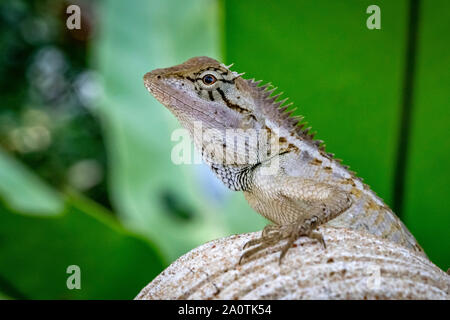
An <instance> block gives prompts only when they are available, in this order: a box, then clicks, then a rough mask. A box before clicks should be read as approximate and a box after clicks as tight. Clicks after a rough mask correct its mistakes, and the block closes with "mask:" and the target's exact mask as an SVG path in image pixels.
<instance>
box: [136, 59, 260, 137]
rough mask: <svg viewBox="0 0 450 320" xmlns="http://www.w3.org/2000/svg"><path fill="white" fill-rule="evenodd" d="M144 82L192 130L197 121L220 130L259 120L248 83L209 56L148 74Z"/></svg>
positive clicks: (243, 126) (245, 126) (249, 125)
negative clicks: (256, 116)
mask: <svg viewBox="0 0 450 320" xmlns="http://www.w3.org/2000/svg"><path fill="white" fill-rule="evenodd" d="M144 83H145V86H146V87H147V89H148V90H149V91H150V92H151V93H152V95H153V96H155V98H156V99H158V100H159V101H160V102H161V103H162V104H163V105H165V106H166V107H167V108H168V109H169V110H170V111H171V112H172V113H173V114H174V115H175V116H176V117H177V118H178V120H179V121H180V122H181V124H182V125H183V126H184V127H186V128H187V129H189V130H190V129H192V126H193V122H194V121H201V122H202V125H203V127H204V128H216V129H219V130H220V129H230V128H243V129H246V128H249V127H253V123H252V122H253V121H254V120H256V118H255V116H254V110H253V106H254V103H253V100H252V99H253V98H252V96H251V94H250V88H249V84H248V82H247V80H244V79H242V78H240V74H237V73H236V72H233V71H230V69H229V67H226V66H225V65H223V64H221V63H220V62H218V61H216V60H214V59H211V58H208V57H195V58H192V59H189V60H188V61H186V62H184V63H182V64H180V65H177V66H174V67H170V68H165V69H156V70H153V71H151V72H148V73H147V74H145V76H144Z"/></svg>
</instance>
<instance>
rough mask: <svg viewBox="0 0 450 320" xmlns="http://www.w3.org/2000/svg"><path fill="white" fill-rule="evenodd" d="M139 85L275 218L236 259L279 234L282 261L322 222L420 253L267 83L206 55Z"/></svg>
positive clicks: (222, 174)
mask: <svg viewBox="0 0 450 320" xmlns="http://www.w3.org/2000/svg"><path fill="white" fill-rule="evenodd" d="M144 83H145V86H146V87H147V89H148V90H149V91H150V93H152V94H153V95H154V96H155V98H156V99H158V100H159V101H160V102H161V103H162V104H163V105H165V106H166V107H167V108H168V109H169V110H170V111H171V112H172V113H173V114H174V115H175V116H176V117H177V118H178V120H179V122H180V123H181V125H182V126H183V127H185V128H186V129H187V130H188V131H189V133H190V134H191V137H192V138H193V140H194V144H195V146H196V148H197V149H198V150H201V152H202V156H203V159H204V161H205V162H206V163H207V164H208V165H209V166H210V167H211V169H212V170H213V171H214V173H215V174H216V175H217V176H218V178H219V179H221V180H222V181H223V182H224V184H225V185H226V186H227V187H229V188H230V189H232V190H235V191H243V192H244V195H245V198H246V199H247V201H248V202H249V204H250V206H251V207H252V208H253V209H254V210H255V211H257V212H258V213H260V214H261V215H263V216H264V217H266V218H267V219H268V220H270V221H272V222H273V223H274V224H273V225H268V226H267V227H266V228H265V229H264V230H263V232H262V235H261V238H260V239H256V240H253V241H251V242H249V243H248V244H247V245H246V246H245V248H249V249H248V250H247V251H246V252H245V253H244V254H243V255H242V257H241V261H242V260H243V259H246V258H248V257H250V256H252V255H254V254H255V253H256V252H259V251H260V250H262V249H264V248H266V247H268V246H270V245H272V244H274V243H276V242H278V241H280V240H282V239H287V242H286V245H285V246H284V248H283V249H282V252H281V255H280V261H281V259H282V258H283V256H284V255H285V254H286V252H287V250H288V249H289V248H290V247H291V246H292V243H293V242H294V241H295V240H296V239H297V238H298V237H299V236H309V237H311V238H313V239H316V240H318V241H320V242H321V243H322V244H323V245H324V246H325V242H324V240H323V238H322V236H321V235H320V233H318V232H316V231H314V230H315V229H316V228H317V227H318V226H319V225H321V224H324V223H328V224H329V225H333V226H335V227H343V228H350V229H356V230H361V231H364V232H369V233H371V234H374V235H377V236H379V237H381V238H385V239H388V240H390V241H393V242H396V243H398V244H401V245H403V246H405V247H407V248H409V249H411V250H415V251H419V252H421V253H423V250H422V248H421V247H420V246H419V244H418V243H417V241H416V240H415V239H414V237H413V236H412V235H411V233H410V232H409V231H408V229H407V228H406V227H405V225H404V224H403V223H402V222H401V221H400V220H399V219H398V217H397V216H396V215H395V214H394V213H393V212H392V211H391V209H389V207H388V206H387V205H386V204H384V202H383V201H382V200H381V199H380V198H379V197H377V196H376V194H375V193H374V192H373V191H372V190H370V188H369V187H368V186H367V185H365V184H364V183H362V181H361V179H359V178H358V177H356V176H355V174H354V173H353V172H351V171H349V170H348V168H347V167H346V166H344V165H342V164H341V161H340V160H338V159H335V158H333V155H332V154H329V153H327V152H325V149H324V146H323V145H322V141H318V140H314V139H313V135H311V134H310V133H309V128H308V129H304V128H303V124H301V120H302V118H299V117H292V116H290V113H291V112H292V109H291V108H290V104H289V105H286V104H285V100H283V101H278V97H279V95H273V94H272V93H273V91H274V89H272V88H271V87H270V85H263V86H259V82H256V81H254V80H245V79H243V78H242V77H241V74H237V73H236V72H232V71H231V70H230V69H229V67H227V66H225V65H223V64H221V63H220V62H218V61H216V60H214V59H211V58H208V57H196V58H192V59H189V60H188V61H186V62H185V63H183V64H180V65H177V66H174V67H171V68H166V69H156V70H153V71H152V72H149V73H147V74H146V75H145V76H144ZM228 156H230V157H228ZM423 254H424V253H423Z"/></svg>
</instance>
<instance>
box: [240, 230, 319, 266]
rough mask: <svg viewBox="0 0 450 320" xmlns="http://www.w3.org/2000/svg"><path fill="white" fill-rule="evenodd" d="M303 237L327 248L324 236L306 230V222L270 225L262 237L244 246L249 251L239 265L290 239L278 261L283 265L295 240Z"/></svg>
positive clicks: (282, 249)
mask: <svg viewBox="0 0 450 320" xmlns="http://www.w3.org/2000/svg"><path fill="white" fill-rule="evenodd" d="M306 225H308V224H306ZM308 229H309V230H308ZM301 236H306V237H309V238H311V239H315V240H317V241H319V242H320V243H321V244H322V245H323V247H324V248H326V245H325V241H324V239H323V236H322V235H321V234H320V233H318V232H316V231H313V230H312V228H306V227H305V223H304V222H302V223H297V224H292V225H273V224H270V225H267V226H266V227H265V228H264V230H263V231H262V232H261V237H259V238H257V239H252V240H250V241H248V242H247V243H246V244H245V245H244V247H243V249H248V250H247V251H245V252H244V253H243V254H242V256H241V258H240V259H239V264H242V261H244V260H245V259H247V258H249V257H251V256H253V255H255V254H256V253H258V252H260V251H262V250H264V249H266V248H268V247H270V246H272V245H274V244H276V243H278V242H279V241H281V240H284V239H288V240H287V242H286V244H285V245H284V246H283V247H282V248H281V254H280V259H279V261H278V262H279V264H281V261H282V259H283V258H284V256H285V255H286V253H287V251H288V250H289V248H291V247H292V245H293V243H294V242H295V240H297V239H298V238H299V237H301Z"/></svg>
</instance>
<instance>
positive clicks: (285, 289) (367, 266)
mask: <svg viewBox="0 0 450 320" xmlns="http://www.w3.org/2000/svg"><path fill="white" fill-rule="evenodd" d="M319 232H321V233H322V234H323V236H324V238H325V241H326V244H327V248H326V249H324V248H323V247H322V246H321V245H320V244H319V243H317V242H316V241H314V240H311V239H309V238H305V237H302V238H299V239H298V240H297V241H296V242H295V244H294V247H292V248H291V249H289V251H288V252H287V254H286V256H285V258H284V260H283V261H282V264H281V265H279V263H278V257H279V254H280V252H279V249H280V247H281V246H282V245H283V244H284V243H285V242H284V241H283V242H281V243H279V244H278V245H276V246H274V247H270V248H268V249H266V250H264V251H262V252H260V253H258V254H257V255H256V256H254V257H252V258H250V259H249V260H247V261H246V262H245V263H244V264H243V265H238V264H237V263H238V261H239V258H240V256H241V254H242V252H243V251H242V247H243V245H244V244H245V243H246V242H247V241H248V240H250V239H254V238H256V237H259V235H260V233H259V232H254V233H248V234H241V235H234V236H230V237H227V238H223V239H218V240H214V241H211V242H208V243H206V244H204V245H202V246H200V247H198V248H195V249H193V250H191V251H190V252H188V253H187V254H185V255H184V256H182V257H180V258H179V259H178V260H176V261H175V262H174V263H172V264H171V265H170V266H169V267H168V268H167V269H165V270H164V271H163V272H162V273H161V274H160V275H159V276H157V277H156V278H155V279H154V280H153V281H152V282H150V283H149V284H148V285H147V286H146V287H145V288H144V289H143V290H142V291H141V292H140V293H139V295H138V296H137V297H136V299H449V297H450V295H449V288H450V276H449V275H447V274H446V273H445V272H443V271H442V270H441V269H439V268H438V267H437V266H435V265H434V264H433V263H432V262H431V261H429V260H428V259H427V258H425V257H423V256H420V255H417V254H415V253H414V252H412V251H409V250H408V249H406V248H403V247H400V246H398V245H396V244H394V243H391V242H387V241H384V240H382V239H380V238H377V237H375V236H372V235H368V234H363V233H359V232H356V231H351V230H346V229H336V228H334V227H331V226H323V227H320V228H319Z"/></svg>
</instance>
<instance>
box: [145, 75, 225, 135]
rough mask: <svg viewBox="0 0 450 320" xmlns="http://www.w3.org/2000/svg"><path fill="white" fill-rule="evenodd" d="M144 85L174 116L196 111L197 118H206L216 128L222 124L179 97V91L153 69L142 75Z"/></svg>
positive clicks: (197, 105)
mask: <svg viewBox="0 0 450 320" xmlns="http://www.w3.org/2000/svg"><path fill="white" fill-rule="evenodd" d="M144 85H145V87H146V88H147V90H148V91H149V92H150V93H151V94H152V95H153V96H154V97H155V98H156V99H157V100H158V101H159V102H160V103H161V104H163V105H164V106H165V107H166V108H167V109H169V110H170V111H171V112H172V113H174V114H175V116H177V117H178V116H182V115H183V114H189V113H196V114H197V115H198V119H208V123H210V124H212V126H215V127H217V128H222V127H223V124H222V123H220V122H219V121H217V119H216V118H214V117H211V114H210V113H208V112H206V111H204V110H202V108H201V106H200V105H199V104H200V102H199V104H195V103H187V102H186V101H184V99H182V97H180V93H179V92H177V90H176V89H174V88H171V87H170V85H167V84H165V83H164V82H163V81H162V80H160V79H159V78H158V75H157V74H155V73H154V72H153V71H152V72H148V73H146V74H145V76H144Z"/></svg>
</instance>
